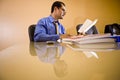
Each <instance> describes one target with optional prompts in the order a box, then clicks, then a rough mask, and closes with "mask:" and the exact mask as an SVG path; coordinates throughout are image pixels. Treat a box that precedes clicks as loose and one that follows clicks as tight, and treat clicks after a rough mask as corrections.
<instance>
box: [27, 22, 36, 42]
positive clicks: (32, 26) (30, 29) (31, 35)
mask: <svg viewBox="0 0 120 80" xmlns="http://www.w3.org/2000/svg"><path fill="white" fill-rule="evenodd" d="M35 27H36V24H32V25H30V26H29V28H28V34H29V39H30V41H34V32H35Z"/></svg>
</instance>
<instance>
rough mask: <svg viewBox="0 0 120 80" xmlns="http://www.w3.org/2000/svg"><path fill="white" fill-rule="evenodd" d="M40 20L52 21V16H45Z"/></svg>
mask: <svg viewBox="0 0 120 80" xmlns="http://www.w3.org/2000/svg"><path fill="white" fill-rule="evenodd" d="M39 21H52V18H51V16H47V17H43V18H41V19H40V20H39Z"/></svg>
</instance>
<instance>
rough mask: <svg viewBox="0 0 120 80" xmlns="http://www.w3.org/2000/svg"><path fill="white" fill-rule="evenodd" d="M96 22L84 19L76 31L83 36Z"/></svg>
mask: <svg viewBox="0 0 120 80" xmlns="http://www.w3.org/2000/svg"><path fill="white" fill-rule="evenodd" d="M97 21H98V20H97V19H95V20H94V21H91V20H90V19H86V21H85V22H84V23H83V25H82V26H81V28H80V29H79V30H78V32H79V33H83V34H85V32H87V31H88V30H89V29H90V28H91V27H92V26H94V25H95V24H96V22H97Z"/></svg>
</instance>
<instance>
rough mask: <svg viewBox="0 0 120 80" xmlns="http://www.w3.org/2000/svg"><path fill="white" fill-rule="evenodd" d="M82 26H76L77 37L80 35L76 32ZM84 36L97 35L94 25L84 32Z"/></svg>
mask: <svg viewBox="0 0 120 80" xmlns="http://www.w3.org/2000/svg"><path fill="white" fill-rule="evenodd" d="M82 25H83V24H78V25H77V26H76V31H77V35H78V34H80V33H79V32H78V30H79V29H80V27H81V26H82ZM86 34H98V30H97V28H96V26H95V25H94V26H92V27H91V28H90V29H89V30H88V31H87V32H86Z"/></svg>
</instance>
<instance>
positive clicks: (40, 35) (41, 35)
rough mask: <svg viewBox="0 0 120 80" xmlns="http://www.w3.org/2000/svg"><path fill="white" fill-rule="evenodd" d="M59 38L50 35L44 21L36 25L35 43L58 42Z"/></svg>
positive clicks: (55, 35)
mask: <svg viewBox="0 0 120 80" xmlns="http://www.w3.org/2000/svg"><path fill="white" fill-rule="evenodd" d="M59 38H60V37H59V35H57V34H48V30H47V28H46V25H45V23H44V21H42V20H40V21H39V22H38V24H37V25H36V28H35V33H34V41H35V42H45V41H57V40H58V39H59Z"/></svg>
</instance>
